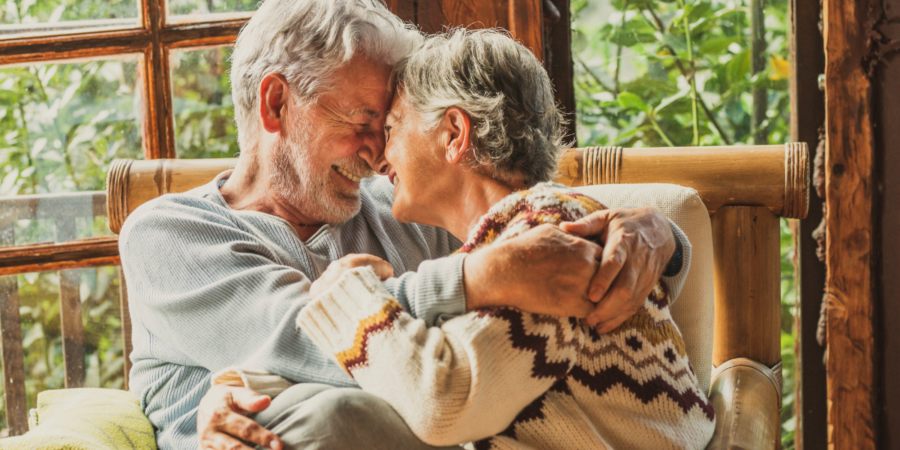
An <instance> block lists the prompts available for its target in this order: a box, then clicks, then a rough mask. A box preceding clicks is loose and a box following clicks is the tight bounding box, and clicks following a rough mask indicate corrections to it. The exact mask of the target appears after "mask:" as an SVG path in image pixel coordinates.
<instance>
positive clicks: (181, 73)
mask: <svg viewBox="0 0 900 450" xmlns="http://www.w3.org/2000/svg"><path fill="white" fill-rule="evenodd" d="M232 49H233V47H216V48H206V49H199V50H173V51H172V52H171V54H170V55H171V56H170V60H169V67H170V68H171V71H172V102H173V109H174V114H175V148H176V154H177V155H178V157H179V158H231V157H233V156H235V155H236V154H237V153H238V151H239V150H238V142H237V127H236V126H235V124H234V104H233V103H232V101H231V83H230V82H229V79H228V73H229V72H230V71H231V51H232Z"/></svg>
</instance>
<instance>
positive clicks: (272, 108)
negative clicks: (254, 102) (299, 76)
mask: <svg viewBox="0 0 900 450" xmlns="http://www.w3.org/2000/svg"><path fill="white" fill-rule="evenodd" d="M289 93H290V89H289V88H288V83H287V80H286V79H285V78H284V76H282V75H281V74H280V73H276V72H272V73H269V74H267V75H266V76H265V77H263V79H262V82H261V83H259V117H260V118H261V119H262V126H263V128H264V129H265V130H266V131H268V132H269V133H278V132H281V131H282V129H281V127H282V120H283V119H284V112H285V107H286V106H287V101H288V97H289Z"/></svg>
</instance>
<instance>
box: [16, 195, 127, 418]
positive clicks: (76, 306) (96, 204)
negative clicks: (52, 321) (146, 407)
mask: <svg viewBox="0 0 900 450" xmlns="http://www.w3.org/2000/svg"><path fill="white" fill-rule="evenodd" d="M106 214H107V212H106V192H105V191H93V192H77V193H64V194H41V195H22V196H16V197H7V198H0V345H2V351H3V383H4V388H5V404H6V418H7V419H6V420H7V426H8V427H9V432H10V433H9V434H10V436H17V435H21V434H24V433H25V432H26V431H28V411H27V399H26V391H25V358H24V350H23V344H22V324H21V320H20V319H21V318H20V314H19V308H20V304H19V286H18V281H17V277H15V276H13V275H17V274H22V273H29V272H46V271H53V270H56V271H58V272H59V306H60V325H61V329H60V331H61V334H62V340H63V359H64V362H65V387H66V388H75V387H83V386H84V384H85V366H84V356H85V354H84V329H83V314H82V310H81V294H80V288H79V274H78V271H77V270H74V269H77V268H83V267H95V266H107V265H118V264H119V262H120V260H119V249H118V237H117V236H105V237H98V238H86V239H76V226H75V224H76V220H77V219H79V218H84V217H88V218H94V217H98V216H106ZM19 220H51V221H52V222H53V224H54V228H55V237H56V239H55V242H44V243H34V244H24V245H19V246H15V225H16V222H17V221H19ZM119 272H120V273H119V279H120V289H121V292H120V299H121V311H122V313H121V314H122V328H123V329H122V338H123V349H124V353H125V358H124V359H125V364H124V367H125V369H124V370H125V388H126V389H127V388H128V371H129V370H130V368H131V364H130V362H129V360H128V358H127V355H128V354H129V353H131V332H130V331H131V330H130V328H131V326H130V325H131V321H130V316H129V314H128V299H127V296H126V295H125V284H124V280H123V278H122V276H121V267H120V268H119Z"/></svg>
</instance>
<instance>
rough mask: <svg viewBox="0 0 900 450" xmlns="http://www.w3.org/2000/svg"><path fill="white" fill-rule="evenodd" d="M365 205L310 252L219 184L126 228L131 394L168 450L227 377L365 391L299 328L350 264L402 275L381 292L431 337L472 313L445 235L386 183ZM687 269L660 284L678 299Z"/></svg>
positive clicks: (140, 212) (188, 443)
mask: <svg viewBox="0 0 900 450" xmlns="http://www.w3.org/2000/svg"><path fill="white" fill-rule="evenodd" d="M361 197H362V206H361V210H360V213H359V214H357V215H356V216H355V217H354V218H352V219H350V220H349V221H347V222H345V223H342V224H339V225H335V226H328V225H326V226H324V227H322V228H321V229H320V230H319V231H318V232H317V233H316V234H314V235H313V236H312V237H311V238H309V239H308V240H307V241H306V242H302V241H300V239H299V238H298V236H297V234H296V232H295V231H294V229H293V228H292V227H291V226H290V225H289V224H288V223H287V222H286V221H284V220H282V219H280V218H278V217H275V216H272V215H269V214H263V213H258V212H252V211H236V210H233V209H231V208H229V207H228V205H227V204H226V203H225V200H224V199H223V198H222V195H221V194H220V193H219V190H218V188H217V186H216V183H214V182H212V183H209V184H207V185H204V186H201V187H199V188H197V189H194V190H192V191H190V192H187V193H184V194H173V195H165V196H162V197H160V198H157V199H155V200H152V201H150V202H147V203H146V204H144V205H142V206H141V207H139V208H138V209H136V210H135V211H134V212H133V213H132V214H131V215H130V216H129V218H128V220H126V222H125V224H124V226H123V228H122V232H121V233H120V236H119V251H120V254H121V257H122V268H123V271H124V274H125V280H126V282H127V287H128V297H129V302H130V307H131V320H132V343H133V345H134V351H133V352H132V353H131V359H132V362H133V364H134V365H133V367H132V369H131V374H130V385H131V386H130V387H131V391H132V392H133V393H134V394H135V395H136V396H137V397H138V399H140V402H141V407H142V408H143V410H144V412H145V413H146V414H147V416H148V417H149V418H150V421H151V422H152V423H153V425H154V426H155V427H156V428H157V433H156V438H157V444H158V446H159V448H160V449H161V450H167V449H190V450H194V449H196V448H197V447H198V441H197V434H196V429H197V406H198V405H199V403H200V399H201V398H202V397H203V395H204V394H205V393H206V392H207V390H208V389H209V386H210V374H211V373H214V372H216V371H219V370H221V369H224V368H226V367H230V366H238V367H255V368H259V369H262V370H265V371H267V372H269V373H273V374H276V375H280V376H282V377H284V378H287V379H288V380H291V381H293V382H316V383H324V384H329V385H333V386H340V387H357V384H356V383H355V382H354V381H353V379H352V378H350V377H349V376H348V375H347V374H346V373H345V372H344V371H343V370H342V369H341V368H340V367H339V366H338V365H337V364H336V363H335V362H334V360H333V358H330V357H329V356H327V355H325V354H323V353H322V352H321V351H320V350H319V349H318V347H317V346H316V345H315V344H314V343H313V342H312V340H311V339H310V337H309V336H307V335H306V334H305V333H304V332H303V331H302V330H298V329H297V328H296V326H295V323H296V318H297V314H298V312H299V311H300V309H301V308H303V307H304V306H305V305H306V304H307V303H309V300H310V299H309V285H310V283H311V282H312V280H315V279H316V278H318V277H319V275H320V274H321V273H322V272H323V271H324V270H325V268H326V267H327V266H328V264H329V263H330V262H331V261H334V260H336V259H339V258H340V257H342V256H344V255H346V254H348V253H367V254H371V255H376V256H379V257H381V258H383V259H385V260H386V261H388V262H389V263H391V265H392V266H393V267H394V273H395V274H402V275H399V277H397V278H392V279H390V280H388V281H386V282H384V285H385V287H386V288H387V289H388V291H389V292H390V293H391V295H392V296H393V297H394V298H395V299H397V301H399V302H400V304H401V305H402V306H403V308H404V309H405V310H406V311H408V312H409V313H410V314H411V315H412V316H414V317H416V318H419V319H423V320H424V321H425V322H426V323H427V324H428V325H429V326H431V325H435V324H436V323H438V322H440V321H443V320H445V319H448V318H450V317H453V316H455V315H459V314H462V313H463V312H464V311H465V292H464V287H463V283H462V264H463V259H464V258H465V255H464V254H459V255H452V256H446V255H448V254H450V253H451V252H453V251H455V250H456V249H457V248H458V247H459V245H460V242H459V241H458V240H457V239H455V238H454V237H453V236H452V235H450V234H449V233H448V232H447V231H445V230H442V229H440V228H435V227H430V226H425V225H415V224H401V223H398V222H397V221H396V220H394V218H393V216H392V215H391V203H392V201H393V186H392V185H391V184H390V183H389V181H388V180H387V177H375V178H374V179H367V180H364V181H363V182H362V189H361ZM673 228H675V231H676V234H677V235H678V238H679V240H680V241H681V242H682V243H683V244H684V245H685V247H686V248H685V250H686V255H690V247H689V244H688V243H687V239H686V238H685V237H684V235H683V234H681V231H680V230H678V229H677V227H673ZM688 258H689V256H688V257H686V258H685V262H686V263H687V261H688V260H689V259H688ZM687 268H688V267H687V264H685V267H684V268H683V269H682V271H681V273H679V274H678V275H676V276H675V277H671V278H664V279H663V282H665V283H666V284H667V285H668V286H669V288H670V292H672V293H673V298H674V297H675V296H677V293H678V292H679V291H680V287H681V285H682V283H683V281H684V277H685V275H686V274H687ZM411 271H416V272H411Z"/></svg>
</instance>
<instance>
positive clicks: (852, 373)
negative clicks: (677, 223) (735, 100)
mask: <svg viewBox="0 0 900 450" xmlns="http://www.w3.org/2000/svg"><path fill="white" fill-rule="evenodd" d="M824 6H825V47H826V115H827V126H828V129H827V137H828V151H827V158H826V162H825V165H826V182H827V207H828V212H827V214H826V220H827V228H828V239H827V245H828V251H827V253H828V256H827V262H828V276H827V280H828V284H827V293H828V401H829V408H828V409H829V410H828V419H829V420H828V424H829V427H828V431H829V447H830V448H836V449H844V448H847V449H850V448H852V449H870V448H885V449H900V385H898V384H897V382H896V379H897V375H898V373H900V326H898V321H900V310H898V309H900V276H898V275H900V255H898V254H897V253H898V250H900V237H898V235H897V230H898V228H900V227H898V225H900V203H898V202H900V0H863V1H852V0H825V2H824Z"/></svg>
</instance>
